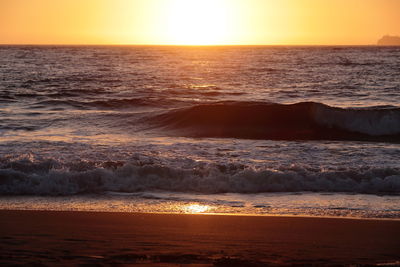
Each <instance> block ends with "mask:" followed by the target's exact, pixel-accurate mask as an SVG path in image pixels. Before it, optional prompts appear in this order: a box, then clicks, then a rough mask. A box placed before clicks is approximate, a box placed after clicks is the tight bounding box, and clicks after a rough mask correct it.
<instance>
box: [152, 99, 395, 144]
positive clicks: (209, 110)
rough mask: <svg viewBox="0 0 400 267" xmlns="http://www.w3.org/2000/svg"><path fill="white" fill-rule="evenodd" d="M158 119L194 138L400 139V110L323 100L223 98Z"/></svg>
mask: <svg viewBox="0 0 400 267" xmlns="http://www.w3.org/2000/svg"><path fill="white" fill-rule="evenodd" d="M152 122H153V123H154V124H155V125H157V127H160V128H161V129H166V130H171V131H173V132H174V133H176V134H177V135H183V136H190V137H223V138H248V139H270V140H356V141H383V142H399V141H400V109H399V108H395V107H391V108H364V109H343V108H337V107H330V106H327V105H324V104H321V103H314V102H302V103H297V104H289V105H285V104H276V103H263V102H217V103H212V104H204V105H197V106H192V107H188V108H182V109H175V110H172V111H168V112H166V113H164V114H161V115H157V116H155V117H154V118H153V120H152Z"/></svg>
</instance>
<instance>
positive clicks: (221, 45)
mask: <svg viewBox="0 0 400 267" xmlns="http://www.w3.org/2000/svg"><path fill="white" fill-rule="evenodd" d="M0 46H171V47H223V46H236V47H239V46H383V45H379V44H197V45H196V44H128V43H127V44H113V43H104V44H101V43H100V44H96V43H93V44H92V43H90V44H85V43H70V44H69V43H66V44H63V43H54V44H51V43H0Z"/></svg>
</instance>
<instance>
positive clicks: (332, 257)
mask: <svg viewBox="0 0 400 267" xmlns="http://www.w3.org/2000/svg"><path fill="white" fill-rule="evenodd" d="M0 216H1V218H2V220H1V221H0V251H2V252H1V254H0V264H21V263H32V262H37V263H41V264H43V265H54V264H71V265H78V264H106V265H108V264H141V266H154V265H156V266H157V265H160V266H182V264H184V266H194V265H195V264H201V266H264V265H265V264H270V265H272V266H282V265H284V266H285V265H286V266H291V265H295V264H304V265H306V264H314V265H318V266H320V265H329V266H332V265H350V264H387V263H394V262H399V261H400V240H399V238H398V236H400V222H399V221H394V220H357V219H356V220H349V219H343V218H310V217H281V216H225V215H213V216H209V215H204V214H146V213H134V214H132V213H119V212H117V213H113V212H74V211H61V212H56V211H10V210H8V211H6V210H0ZM196 266H198V265H196Z"/></svg>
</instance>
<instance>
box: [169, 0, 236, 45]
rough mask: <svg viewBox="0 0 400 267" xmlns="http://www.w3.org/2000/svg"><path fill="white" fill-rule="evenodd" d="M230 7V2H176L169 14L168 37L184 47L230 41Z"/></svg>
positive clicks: (180, 0) (223, 0)
mask: <svg viewBox="0 0 400 267" xmlns="http://www.w3.org/2000/svg"><path fill="white" fill-rule="evenodd" d="M230 8H231V5H229V3H227V1H226V0H173V1H172V2H171V4H170V5H169V11H168V12H167V14H168V17H167V38H168V39H169V42H170V43H174V44H181V45H215V44H221V43H224V42H226V41H227V39H228V37H229V32H230V29H229V27H230V23H229V21H230Z"/></svg>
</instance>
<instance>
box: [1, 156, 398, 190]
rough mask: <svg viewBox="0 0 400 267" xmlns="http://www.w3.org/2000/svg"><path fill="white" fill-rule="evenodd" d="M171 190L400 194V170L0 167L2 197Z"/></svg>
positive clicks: (108, 165) (16, 164) (109, 164)
mask: <svg viewBox="0 0 400 267" xmlns="http://www.w3.org/2000/svg"><path fill="white" fill-rule="evenodd" d="M157 190H160V191H168V192H188V193H207V194H217V193H262V192H303V191H313V192H350V193H367V194H399V193H400V169H398V168H389V167H388V168H373V167H370V168H366V167H362V168H352V169H343V168H342V169H336V170H323V169H315V168H314V169H313V168H307V167H301V166H287V167H279V168H277V169H254V168H251V167H248V166H244V165H240V164H232V163H230V164H225V165H221V164H212V163H208V164H206V163H198V162H193V163H192V164H189V166H180V167H176V166H174V167H173V166H172V165H165V164H160V163H154V162H153V163H143V162H142V163H141V162H130V163H128V162H127V163H121V162H104V163H102V164H90V163H87V162H86V163H84V162H80V163H75V164H61V163H60V162H56V161H52V160H48V161H41V162H30V161H26V160H25V161H19V162H11V163H7V164H4V165H3V166H2V167H1V169H0V194H2V195H75V194H89V193H90V194H103V193H106V192H109V191H112V192H124V193H133V192H143V191H157Z"/></svg>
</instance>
